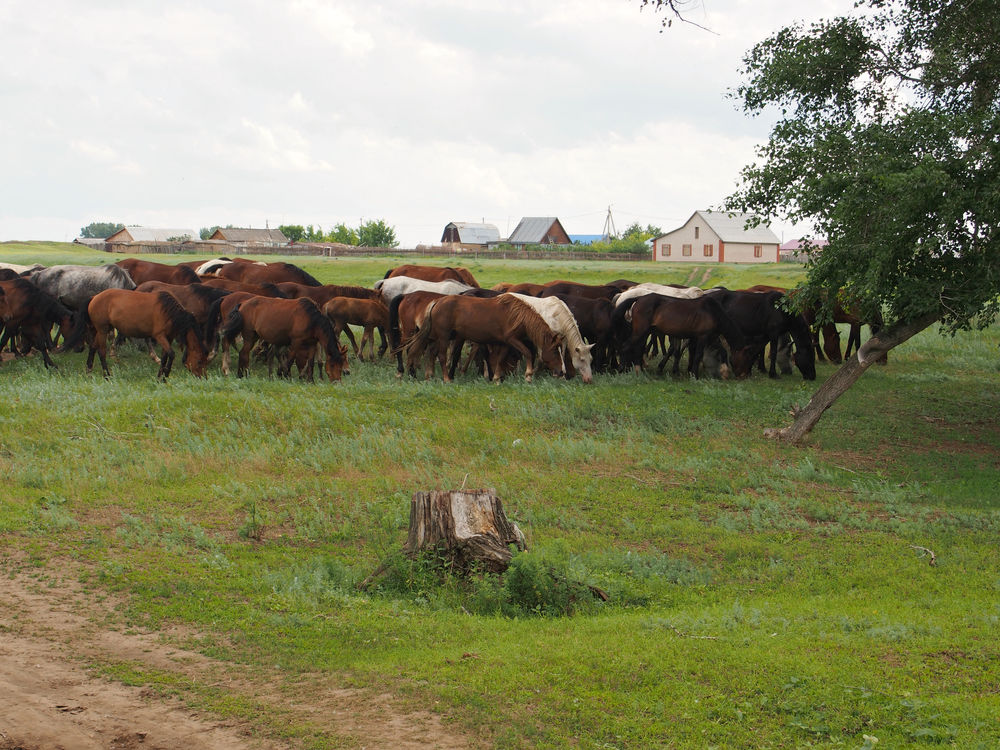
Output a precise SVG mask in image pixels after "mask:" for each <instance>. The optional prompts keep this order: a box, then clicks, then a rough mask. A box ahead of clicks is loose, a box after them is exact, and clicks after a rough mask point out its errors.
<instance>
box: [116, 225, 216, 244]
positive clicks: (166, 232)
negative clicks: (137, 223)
mask: <svg viewBox="0 0 1000 750" xmlns="http://www.w3.org/2000/svg"><path fill="white" fill-rule="evenodd" d="M197 237H198V233H197V232H196V231H194V230H193V229H166V228H162V227H125V228H124V229H119V230H118V231H117V232H115V233H114V234H113V235H111V236H110V237H108V238H107V239H106V240H105V242H107V243H108V244H121V243H123V242H161V243H166V242H181V241H183V240H193V239H196V238H197Z"/></svg>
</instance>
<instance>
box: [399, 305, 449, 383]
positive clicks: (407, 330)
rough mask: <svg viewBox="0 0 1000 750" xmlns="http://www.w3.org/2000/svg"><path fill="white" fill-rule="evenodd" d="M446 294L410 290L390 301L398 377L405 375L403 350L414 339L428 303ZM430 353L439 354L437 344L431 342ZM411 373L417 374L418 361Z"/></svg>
mask: <svg viewBox="0 0 1000 750" xmlns="http://www.w3.org/2000/svg"><path fill="white" fill-rule="evenodd" d="M444 296H445V295H443V294H439V293H437V292H426V291H425V292H410V293H409V294H400V295H398V296H396V297H393V298H392V301H391V302H390V303H389V346H390V348H391V349H392V352H393V354H395V355H396V377H397V378H401V377H403V371H404V370H403V350H404V349H405V348H406V345H407V344H408V343H409V342H410V341H411V340H412V339H413V337H414V335H415V334H416V332H417V330H418V329H419V327H420V325H419V324H420V321H422V320H423V319H424V312H425V311H426V310H427V305H429V304H430V303H431V302H433V301H434V300H436V299H440V298H441V297H444ZM427 351H428V355H429V356H435V355H436V354H437V349H436V345H435V344H434V342H430V344H429V346H428V350H427ZM410 375H413V376H416V363H413V364H412V365H411V366H410Z"/></svg>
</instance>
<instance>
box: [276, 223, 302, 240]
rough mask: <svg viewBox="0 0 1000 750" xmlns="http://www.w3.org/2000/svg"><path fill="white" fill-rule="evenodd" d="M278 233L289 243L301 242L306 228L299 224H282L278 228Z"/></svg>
mask: <svg viewBox="0 0 1000 750" xmlns="http://www.w3.org/2000/svg"><path fill="white" fill-rule="evenodd" d="M278 231H280V232H281V233H282V234H283V235H285V236H286V237H287V238H288V241H289V242H301V240H302V237H303V235H305V233H306V228H305V227H304V226H302V225H301V224H282V225H281V226H279V227H278Z"/></svg>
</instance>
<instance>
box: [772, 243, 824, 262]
mask: <svg viewBox="0 0 1000 750" xmlns="http://www.w3.org/2000/svg"><path fill="white" fill-rule="evenodd" d="M829 244H830V243H829V242H828V241H827V240H825V239H822V238H820V239H815V240H813V239H809V240H807V239H806V238H804V237H802V238H800V239H797V240H788V242H785V243H784V244H782V245H781V247H779V248H778V257H780V258H781V260H783V261H789V262H795V261H799V262H802V261H804V260H805V259H806V255H805V253H804V252H803V248H805V247H807V246H808V247H811V248H812V249H813V252H817V251H819V250H822V249H823V248H824V247H826V246H827V245H829Z"/></svg>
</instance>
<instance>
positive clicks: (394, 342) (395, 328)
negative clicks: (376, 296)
mask: <svg viewBox="0 0 1000 750" xmlns="http://www.w3.org/2000/svg"><path fill="white" fill-rule="evenodd" d="M389 270H390V272H391V271H392V269H389ZM405 296H406V295H403V294H400V295H399V296H398V297H393V298H392V301H391V302H389V351H390V352H395V351H397V350H398V349H399V348H400V344H401V343H402V342H401V341H400V339H401V338H402V336H403V334H402V331H400V330H399V305H400V303H402V301H403V299H404V297H405Z"/></svg>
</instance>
